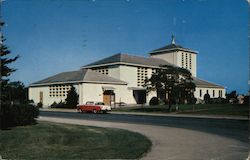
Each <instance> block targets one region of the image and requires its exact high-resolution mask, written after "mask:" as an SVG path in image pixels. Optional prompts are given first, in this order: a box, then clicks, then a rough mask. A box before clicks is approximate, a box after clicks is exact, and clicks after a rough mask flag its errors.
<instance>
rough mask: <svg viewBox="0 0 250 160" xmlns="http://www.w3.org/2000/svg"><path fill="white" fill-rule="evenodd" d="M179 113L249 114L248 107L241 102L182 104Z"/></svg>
mask: <svg viewBox="0 0 250 160" xmlns="http://www.w3.org/2000/svg"><path fill="white" fill-rule="evenodd" d="M179 113H185V114H205V115H227V116H243V117H247V116H248V115H249V107H248V106H247V105H241V104H200V105H182V106H180V112H179Z"/></svg>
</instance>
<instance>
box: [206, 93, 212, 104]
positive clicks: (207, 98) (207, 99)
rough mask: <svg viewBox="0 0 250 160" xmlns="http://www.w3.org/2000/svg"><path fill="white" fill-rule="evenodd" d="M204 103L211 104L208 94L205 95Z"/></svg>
mask: <svg viewBox="0 0 250 160" xmlns="http://www.w3.org/2000/svg"><path fill="white" fill-rule="evenodd" d="M204 101H205V103H206V104H208V103H210V102H211V98H210V95H209V93H208V92H207V93H206V94H205V95H204Z"/></svg>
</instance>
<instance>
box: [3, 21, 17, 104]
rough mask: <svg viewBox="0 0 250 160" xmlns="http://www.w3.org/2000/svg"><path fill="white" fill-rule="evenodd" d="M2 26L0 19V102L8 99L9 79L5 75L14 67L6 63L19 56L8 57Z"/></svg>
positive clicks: (8, 74)
mask: <svg viewBox="0 0 250 160" xmlns="http://www.w3.org/2000/svg"><path fill="white" fill-rule="evenodd" d="M3 26H4V22H2V21H1V20H0V56H1V78H0V85H1V86H0V87H1V101H0V103H1V104H2V103H6V102H7V101H8V93H9V92H8V87H7V85H8V81H9V79H8V78H7V77H9V76H10V74H11V73H12V72H14V71H16V69H14V68H10V67H9V66H8V65H9V64H10V63H12V62H15V61H16V60H17V59H18V58H19V56H15V57H14V58H9V57H8V56H9V54H10V53H11V52H10V51H9V50H8V47H7V46H6V45H4V42H5V39H4V37H3V35H2V34H1V33H2V32H1V31H2V27H3Z"/></svg>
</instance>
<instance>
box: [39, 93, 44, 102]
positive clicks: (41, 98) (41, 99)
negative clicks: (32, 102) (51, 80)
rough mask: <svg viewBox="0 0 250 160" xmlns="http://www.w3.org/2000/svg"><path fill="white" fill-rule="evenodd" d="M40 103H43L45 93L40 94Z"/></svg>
mask: <svg viewBox="0 0 250 160" xmlns="http://www.w3.org/2000/svg"><path fill="white" fill-rule="evenodd" d="M39 102H40V103H43V92H40V93H39Z"/></svg>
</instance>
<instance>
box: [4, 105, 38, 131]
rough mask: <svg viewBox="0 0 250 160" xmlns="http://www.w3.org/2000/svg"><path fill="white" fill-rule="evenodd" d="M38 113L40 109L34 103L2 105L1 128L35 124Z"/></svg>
mask: <svg viewBox="0 0 250 160" xmlns="http://www.w3.org/2000/svg"><path fill="white" fill-rule="evenodd" d="M38 115H39V109H38V107H36V106H34V105H30V104H23V105H2V110H1V129H7V128H9V127H14V126H23V125H30V124H35V123H36V119H35V118H37V117H38Z"/></svg>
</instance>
